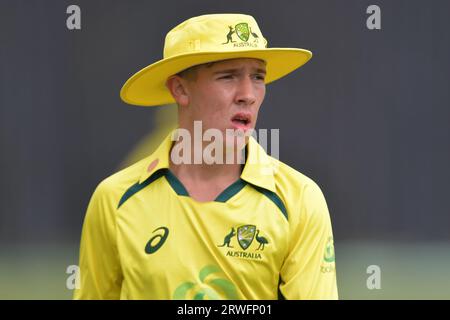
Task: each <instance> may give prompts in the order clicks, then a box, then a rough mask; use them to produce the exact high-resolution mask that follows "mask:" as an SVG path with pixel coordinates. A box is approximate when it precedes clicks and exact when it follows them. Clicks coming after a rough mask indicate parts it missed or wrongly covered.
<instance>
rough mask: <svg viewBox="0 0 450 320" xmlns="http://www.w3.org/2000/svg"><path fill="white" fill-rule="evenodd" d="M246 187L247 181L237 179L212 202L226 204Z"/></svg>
mask: <svg viewBox="0 0 450 320" xmlns="http://www.w3.org/2000/svg"><path fill="white" fill-rule="evenodd" d="M246 185H247V181H245V180H242V179H241V178H239V179H238V180H237V181H236V182H234V183H233V184H232V185H230V186H229V187H228V188H226V189H225V190H223V191H222V193H221V194H219V195H218V196H217V198H216V199H215V200H214V201H217V202H227V201H228V200H229V199H230V198H231V197H233V196H234V195H235V194H237V193H238V192H239V191H241V190H242V188H244V187H245V186H246Z"/></svg>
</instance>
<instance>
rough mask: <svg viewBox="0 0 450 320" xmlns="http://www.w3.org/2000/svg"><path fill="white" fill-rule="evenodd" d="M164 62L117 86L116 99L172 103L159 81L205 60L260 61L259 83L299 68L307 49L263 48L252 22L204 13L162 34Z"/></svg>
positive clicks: (307, 56) (237, 16) (236, 16)
mask: <svg viewBox="0 0 450 320" xmlns="http://www.w3.org/2000/svg"><path fill="white" fill-rule="evenodd" d="M163 56H164V58H163V59H162V60H159V61H157V62H155V63H153V64H151V65H149V66H147V67H145V68H143V69H142V70H140V71H138V72H137V73H135V74H134V75H133V76H132V77H131V78H130V79H128V80H127V82H126V83H125V84H124V85H123V87H122V90H121V91H120V97H121V98H122V100H123V101H125V102H126V103H129V104H132V105H137V106H158V105H164V104H171V103H174V102H175V100H174V99H173V97H172V95H171V94H170V91H169V90H168V89H167V87H166V85H165V83H166V81H167V79H168V78H169V77H170V76H172V75H174V74H177V73H179V72H181V71H183V70H185V69H188V68H190V67H193V66H195V65H199V64H204V63H208V62H214V61H220V60H228V59H235V58H255V59H261V60H264V61H265V62H266V78H265V83H266V84H267V83H270V82H273V81H275V80H277V79H279V78H281V77H283V76H285V75H287V74H288V73H290V72H292V71H294V70H295V69H297V68H299V67H301V66H302V65H304V64H305V63H306V62H307V61H308V60H309V59H311V57H312V53H311V51H308V50H305V49H297V48H267V40H266V39H265V38H264V37H263V35H262V33H261V30H260V29H259V27H258V24H257V23H256V20H255V19H254V18H253V17H252V16H249V15H244V14H209V15H203V16H199V17H194V18H191V19H188V20H186V21H184V22H182V23H181V24H179V25H178V26H176V27H175V28H173V29H172V30H171V31H169V33H167V35H166V39H165V44H164V55H163Z"/></svg>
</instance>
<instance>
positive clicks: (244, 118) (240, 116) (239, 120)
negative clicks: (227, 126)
mask: <svg viewBox="0 0 450 320" xmlns="http://www.w3.org/2000/svg"><path fill="white" fill-rule="evenodd" d="M231 122H233V123H234V124H235V125H237V126H239V127H241V126H244V127H247V126H248V125H249V124H250V122H251V115H250V114H247V113H242V112H241V113H237V114H235V115H234V116H233V117H232V118H231Z"/></svg>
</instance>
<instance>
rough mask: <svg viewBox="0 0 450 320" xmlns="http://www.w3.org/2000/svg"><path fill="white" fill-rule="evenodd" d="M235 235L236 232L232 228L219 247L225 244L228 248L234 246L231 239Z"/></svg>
mask: <svg viewBox="0 0 450 320" xmlns="http://www.w3.org/2000/svg"><path fill="white" fill-rule="evenodd" d="M235 235H236V232H234V228H231V231H230V233H229V234H227V235H226V236H225V238H224V239H223V244H222V245H221V246H218V247H225V245H226V246H227V247H228V248H233V246H230V241H231V239H232V238H233V237H234V236H235Z"/></svg>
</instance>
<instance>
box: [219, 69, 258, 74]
mask: <svg viewBox="0 0 450 320" xmlns="http://www.w3.org/2000/svg"><path fill="white" fill-rule="evenodd" d="M240 70H242V69H237V68H235V69H225V70H219V71H215V72H213V74H214V75H216V74H223V73H236V72H238V71H240ZM256 73H262V74H266V70H264V69H261V68H257V69H256Z"/></svg>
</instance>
